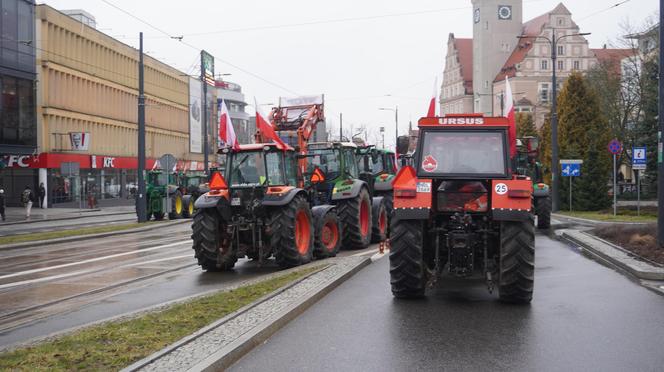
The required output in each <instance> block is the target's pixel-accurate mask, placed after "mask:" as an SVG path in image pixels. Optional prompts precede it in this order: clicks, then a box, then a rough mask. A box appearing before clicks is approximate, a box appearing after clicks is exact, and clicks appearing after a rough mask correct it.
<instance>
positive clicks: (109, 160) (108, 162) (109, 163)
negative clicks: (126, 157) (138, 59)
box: [104, 158, 115, 168]
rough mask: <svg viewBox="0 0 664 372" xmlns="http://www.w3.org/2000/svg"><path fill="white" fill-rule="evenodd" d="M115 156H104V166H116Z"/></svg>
mask: <svg viewBox="0 0 664 372" xmlns="http://www.w3.org/2000/svg"><path fill="white" fill-rule="evenodd" d="M114 163H115V158H104V168H115V164H114Z"/></svg>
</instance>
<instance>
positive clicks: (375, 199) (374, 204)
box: [371, 196, 383, 211]
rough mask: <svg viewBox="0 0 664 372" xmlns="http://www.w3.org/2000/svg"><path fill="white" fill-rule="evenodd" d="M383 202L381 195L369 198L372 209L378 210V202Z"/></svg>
mask: <svg viewBox="0 0 664 372" xmlns="http://www.w3.org/2000/svg"><path fill="white" fill-rule="evenodd" d="M382 202H383V197H382V196H374V197H373V198H372V199H371V208H372V209H373V210H374V211H378V208H379V207H380V204H381V203H382Z"/></svg>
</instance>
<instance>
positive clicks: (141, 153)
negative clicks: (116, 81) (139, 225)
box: [136, 32, 147, 222]
mask: <svg viewBox="0 0 664 372" xmlns="http://www.w3.org/2000/svg"><path fill="white" fill-rule="evenodd" d="M144 83H145V81H144V76H143V33H142V32H141V33H139V49H138V169H137V170H136V175H137V176H138V195H137V198H136V213H137V214H138V222H146V221H147V203H146V200H147V198H146V195H145V192H146V190H145V175H144V172H145V91H144Z"/></svg>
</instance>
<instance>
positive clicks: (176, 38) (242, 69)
mask: <svg viewBox="0 0 664 372" xmlns="http://www.w3.org/2000/svg"><path fill="white" fill-rule="evenodd" d="M101 1H102V2H104V3H105V4H107V5H109V6H111V7H113V8H115V9H117V10H118V11H121V12H122V13H124V14H126V15H128V16H130V17H132V18H134V19H136V20H137V21H139V22H141V23H143V24H145V25H147V26H148V27H150V28H152V29H153V30H156V31H158V32H160V33H162V34H164V35H166V36H168V37H169V38H170V39H171V40H174V41H177V42H179V43H181V44H184V45H186V46H188V47H189V48H191V49H193V50H196V51H198V52H200V51H202V50H203V49H202V48H198V47H197V46H195V45H192V44H190V43H188V42H186V41H184V40H182V36H173V35H171V34H170V33H168V32H166V31H164V30H162V29H161V28H159V27H157V26H155V25H153V24H151V23H150V22H148V21H146V20H144V19H142V18H140V17H138V16H135V15H134V14H132V13H131V12H128V11H126V10H124V9H122V8H120V7H119V6H117V5H115V4H113V3H111V2H110V1H108V0H101ZM214 58H215V60H219V61H221V62H222V63H225V64H227V65H229V66H231V67H233V68H235V69H237V70H239V71H242V72H244V73H245V74H247V75H250V76H253V77H254V78H256V79H258V80H261V81H263V82H265V83H267V84H269V85H272V86H274V87H277V88H279V89H282V90H284V91H286V92H289V93H291V94H295V95H299V94H298V93H296V92H295V91H293V90H291V89H288V88H286V87H284V86H282V85H280V84H277V83H275V82H272V81H270V80H268V79H265V78H264V77H262V76H260V75H258V74H255V73H253V72H251V71H249V70H246V69H244V68H242V67H240V66H237V65H236V64H234V63H231V62H228V61H226V60H224V59H222V58H219V57H216V56H214Z"/></svg>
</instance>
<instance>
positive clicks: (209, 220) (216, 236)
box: [191, 208, 237, 271]
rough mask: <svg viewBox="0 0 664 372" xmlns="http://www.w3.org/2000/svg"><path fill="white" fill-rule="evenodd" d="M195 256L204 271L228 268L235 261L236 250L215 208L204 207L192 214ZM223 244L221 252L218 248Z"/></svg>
mask: <svg viewBox="0 0 664 372" xmlns="http://www.w3.org/2000/svg"><path fill="white" fill-rule="evenodd" d="M191 229H192V230H193V233H192V234H191V239H192V240H193V241H194V246H193V248H194V252H195V257H196V258H197V259H198V264H199V265H201V268H202V269H203V270H206V271H220V270H230V269H232V268H233V266H235V262H237V255H236V252H235V251H234V250H233V249H232V244H231V242H230V239H229V237H228V235H227V232H226V223H225V222H224V221H223V219H222V218H221V216H219V213H217V211H216V209H215V208H206V209H203V210H201V211H199V213H196V215H195V216H194V223H193V224H192V225H191ZM222 245H225V246H226V249H225V250H224V252H223V254H222V252H221V251H220V250H219V248H220V247H221V246H222Z"/></svg>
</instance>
